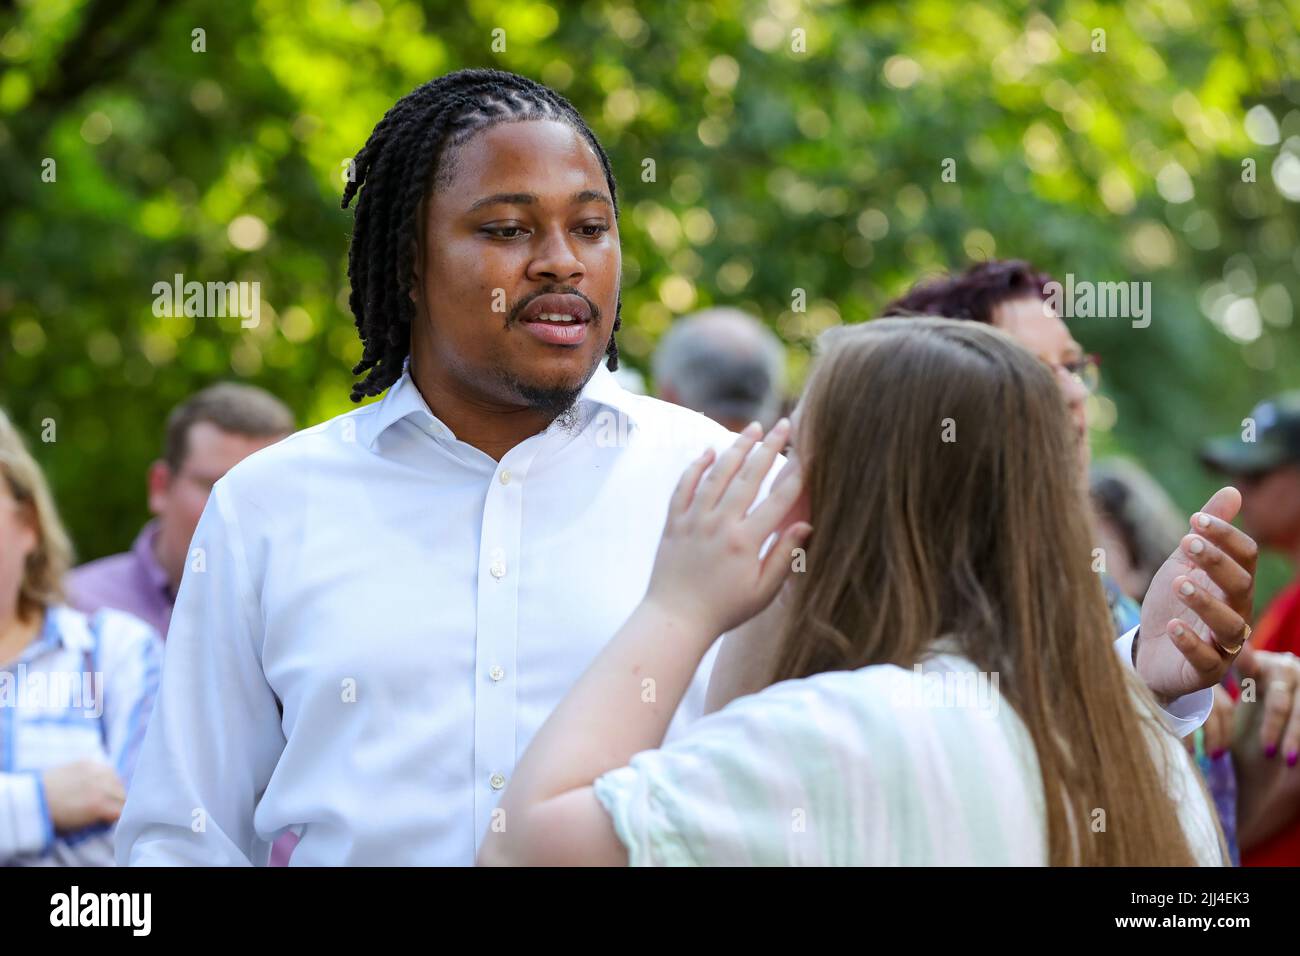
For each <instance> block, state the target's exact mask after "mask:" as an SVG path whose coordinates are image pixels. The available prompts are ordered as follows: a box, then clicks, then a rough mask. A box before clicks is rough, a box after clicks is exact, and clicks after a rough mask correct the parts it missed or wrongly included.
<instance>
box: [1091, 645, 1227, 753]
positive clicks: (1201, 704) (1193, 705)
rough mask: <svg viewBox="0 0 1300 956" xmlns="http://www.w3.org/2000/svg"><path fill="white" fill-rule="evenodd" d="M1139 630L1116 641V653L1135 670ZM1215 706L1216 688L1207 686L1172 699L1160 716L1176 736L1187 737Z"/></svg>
mask: <svg viewBox="0 0 1300 956" xmlns="http://www.w3.org/2000/svg"><path fill="white" fill-rule="evenodd" d="M1137 632H1138V629H1137V628H1136V627H1135V628H1133V629H1132V630H1130V631H1129V632H1128V633H1127V634H1125V635H1124V636H1123V637H1121V638H1119V639H1118V640H1117V641H1116V642H1115V653H1116V654H1118V655H1119V657H1120V660H1122V661H1123V662H1124V666H1125V667H1127V668H1129V670H1133V639H1134V638H1135V637H1136V636H1137ZM1213 707H1214V688H1212V687H1205V688H1202V689H1201V690H1198V691H1193V692H1192V693H1190V694H1184V695H1183V696H1182V697H1178V698H1175V699H1174V700H1171V701H1170V702H1169V704H1168V705H1167V706H1165V707H1162V708H1161V709H1160V716H1161V717H1163V718H1164V722H1165V726H1166V727H1167V728H1168V729H1169V732H1170V733H1172V734H1173V735H1174V736H1176V737H1186V736H1187V735H1188V734H1190V733H1194V732H1195V731H1196V730H1198V729H1200V727H1201V726H1202V725H1203V724H1204V723H1205V721H1206V720H1208V719H1209V716H1210V710H1211V709H1212V708H1213Z"/></svg>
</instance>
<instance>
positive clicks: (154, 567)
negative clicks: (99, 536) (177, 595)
mask: <svg viewBox="0 0 1300 956" xmlns="http://www.w3.org/2000/svg"><path fill="white" fill-rule="evenodd" d="M157 537H158V519H157V518H155V519H153V520H152V521H150V522H149V523H148V524H147V525H145V526H144V527H143V528H142V529H140V533H139V534H138V535H136V536H135V541H134V543H132V545H131V556H132V557H134V558H135V562H136V564H138V565H139V566H140V570H141V571H142V572H143V573H144V577H145V580H146V581H148V582H149V586H150V587H152V588H153V589H154V590H156V591H159V592H161V593H163V594H166V595H169V596H170V594H171V582H170V581H168V580H167V572H166V571H164V570H163V567H162V565H161V564H159V563H158V556H157V555H156V554H155V553H154V550H153V546H154V539H155V538H157Z"/></svg>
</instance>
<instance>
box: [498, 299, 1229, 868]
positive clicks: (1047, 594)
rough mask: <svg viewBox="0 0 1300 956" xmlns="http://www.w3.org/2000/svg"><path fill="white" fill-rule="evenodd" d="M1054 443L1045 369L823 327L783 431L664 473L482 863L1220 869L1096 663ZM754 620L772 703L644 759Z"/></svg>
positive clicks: (1207, 835) (1180, 783)
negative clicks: (642, 576) (703, 663)
mask: <svg viewBox="0 0 1300 956" xmlns="http://www.w3.org/2000/svg"><path fill="white" fill-rule="evenodd" d="M1070 434H1071V432H1070V429H1069V427H1068V424H1067V420H1066V410H1065V407H1064V405H1063V402H1062V398H1061V395H1060V390H1059V388H1058V387H1057V384H1056V382H1055V380H1054V378H1053V375H1052V372H1051V371H1050V370H1049V369H1047V368H1046V367H1045V366H1044V365H1043V364H1042V363H1041V362H1039V361H1037V360H1036V359H1035V358H1034V357H1033V356H1032V355H1030V354H1029V353H1028V352H1026V351H1024V350H1023V349H1022V348H1020V347H1019V346H1018V345H1016V344H1015V343H1014V342H1013V341H1012V340H1011V339H1010V338H1009V337H1007V336H1006V335H1004V334H1002V333H1000V332H998V331H996V330H994V329H990V328H988V327H984V326H980V325H976V324H974V323H963V322H952V321H947V320H938V319H934V320H917V319H908V320H902V321H900V320H880V321H876V322H871V323H868V324H866V325H862V326H853V327H846V328H843V329H837V330H834V334H833V335H831V336H830V337H829V338H828V339H827V341H826V348H825V350H824V353H823V354H822V356H821V357H820V358H819V361H818V362H817V365H816V366H815V368H814V371H813V374H812V376H811V379H810V382H809V385H808V387H807V390H806V392H805V395H804V397H803V400H802V403H801V405H800V407H799V409H798V411H797V412H796V414H795V416H794V424H793V426H791V424H790V423H787V422H785V421H784V420H783V421H782V422H781V423H778V425H777V426H776V427H775V428H774V429H773V430H772V432H771V433H769V435H768V436H767V439H766V440H765V441H762V442H761V443H759V441H758V439H759V438H760V437H761V435H759V434H758V433H756V431H753V430H746V432H745V433H742V435H741V437H740V439H739V440H738V441H737V442H736V445H735V446H734V447H733V448H732V449H730V450H728V451H727V452H725V453H724V454H722V455H721V456H720V457H719V458H718V460H717V462H716V463H714V462H713V460H712V456H711V455H710V454H709V453H706V455H705V456H703V457H702V458H701V459H700V461H698V462H697V463H696V464H695V465H694V466H693V467H692V468H691V469H690V470H688V472H687V473H686V475H684V476H683V479H682V483H681V485H680V486H679V488H678V491H677V493H676V495H675V497H674V499H673V502H672V504H671V505H670V508H669V515H668V521H667V525H666V527H665V532H664V538H663V541H662V543H661V546H660V552H659V555H658V557H657V559H656V564H655V570H654V574H653V576H652V579H651V583H650V586H649V589H648V591H647V594H646V598H645V601H644V602H643V603H642V605H641V606H640V607H639V608H638V609H637V611H636V612H635V613H634V614H633V615H632V617H631V618H630V619H629V621H628V623H627V624H626V625H625V626H624V628H623V629H622V631H620V632H619V634H618V635H617V636H616V637H615V638H614V640H613V641H612V642H611V643H610V645H609V646H608V647H607V648H606V650H605V651H604V652H603V653H602V655H601V657H599V658H598V659H597V661H596V662H595V663H594V664H593V665H592V667H591V668H590V669H589V670H588V672H587V673H586V674H585V675H584V676H583V678H582V679H581V680H580V681H579V682H578V684H577V685H575V687H574V688H573V690H572V691H571V692H570V694H569V696H568V697H567V698H566V699H565V701H564V702H563V703H562V704H561V705H560V707H559V708H557V709H556V711H555V712H554V713H553V714H552V716H551V717H550V719H549V720H548V722H547V724H546V725H545V726H543V728H542V730H541V731H540V732H539V733H538V735H537V736H536V737H535V738H534V740H533V741H532V743H531V745H530V747H529V748H528V750H527V752H526V753H525V755H524V757H523V759H522V760H521V762H520V764H519V766H518V768H517V770H516V773H515V777H514V780H513V781H512V782H511V783H510V785H509V787H508V788H507V790H506V793H505V796H504V799H503V801H502V803H501V806H500V807H499V809H498V814H499V817H497V818H494V821H495V820H499V822H500V825H499V826H498V825H496V823H495V822H494V826H493V827H492V829H491V832H489V833H488V834H487V836H486V838H485V842H484V844H483V849H482V852H481V856H480V860H481V861H482V862H489V863H528V864H537V863H609V864H624V863H631V864H634V865H635V864H655V863H661V864H665V863H666V864H674V863H699V864H760V865H780V864H788V863H814V864H930V865H945V864H1002V865H1006V864H1011V865H1033V864H1054V865H1070V864H1079V865H1186V864H1198V863H1199V864H1218V863H1221V862H1222V859H1223V855H1222V844H1221V838H1220V836H1219V832H1218V828H1217V825H1216V823H1215V820H1214V817H1213V814H1212V812H1211V810H1210V808H1209V806H1208V803H1207V801H1206V798H1205V795H1204V791H1203V788H1202V787H1201V785H1200V783H1199V780H1198V778H1197V775H1196V773H1195V771H1194V769H1193V767H1192V766H1191V764H1190V762H1189V759H1188V757H1187V755H1186V753H1185V752H1184V751H1183V749H1182V748H1181V746H1179V744H1178V742H1177V741H1176V740H1175V739H1174V737H1173V735H1172V734H1170V733H1169V732H1168V731H1167V730H1166V729H1165V727H1164V726H1163V725H1162V723H1161V721H1160V718H1159V717H1158V714H1157V708H1156V705H1155V702H1154V701H1153V700H1152V698H1151V696H1150V694H1149V692H1148V691H1147V690H1146V688H1145V687H1143V686H1142V684H1141V682H1140V681H1138V680H1137V679H1136V678H1135V677H1134V676H1133V675H1132V674H1131V673H1130V672H1129V671H1127V670H1126V669H1125V668H1124V666H1123V665H1122V664H1121V663H1120V661H1119V660H1118V658H1117V657H1116V655H1115V653H1114V650H1113V649H1112V646H1111V641H1112V638H1113V631H1112V624H1111V619H1110V615H1109V613H1108V610H1107V605H1106V600H1105V596H1104V593H1103V589H1102V585H1101V583H1100V581H1099V579H1098V576H1097V574H1096V573H1094V571H1093V570H1092V567H1091V557H1092V542H1091V534H1090V526H1089V520H1088V512H1087V503H1086V498H1085V495H1086V489H1084V488H1083V487H1082V482H1081V477H1080V474H1079V469H1078V468H1077V466H1076V456H1075V454H1074V449H1073V448H1072V447H1071V446H1070V443H1069V441H1070V439H1069V436H1070ZM787 441H792V442H793V451H792V453H791V460H790V462H789V464H788V465H787V467H786V468H785V470H784V471H783V473H782V475H781V476H780V477H779V478H778V479H777V481H776V483H775V485H774V486H773V488H772V490H771V492H770V494H769V495H768V496H767V497H766V498H765V499H763V500H762V501H761V502H759V503H758V504H757V505H754V501H755V497H756V495H757V492H758V488H759V484H760V482H761V480H762V478H763V476H764V475H765V474H766V473H767V470H768V468H769V467H770V466H771V465H772V463H773V462H774V461H775V459H776V456H777V453H778V451H779V450H780V449H781V448H783V447H785V445H786V443H787ZM711 464H712V466H713V467H712V468H709V466H710V465H711ZM706 469H708V473H707V475H706V474H705V471H706ZM773 535H775V536H776V537H775V540H774V541H773ZM764 542H770V547H768V548H767V550H766V551H765V552H764V553H763V556H762V557H760V556H759V553H760V547H761V546H762V545H763V544H764ZM792 572H793V573H792ZM778 591H781V592H782V593H781V597H780V599H779V600H778V601H776V602H775V603H773V598H774V597H775V596H776V595H777V593H778ZM769 605H771V607H769ZM765 609H767V610H766V611H765ZM774 609H775V610H774ZM760 612H764V613H776V615H777V617H776V619H777V620H778V621H779V622H780V624H779V626H778V627H777V628H776V629H775V631H774V632H773V633H774V640H775V646H774V647H773V648H770V649H767V651H766V653H764V649H762V648H757V647H756V648H754V654H755V655H756V656H757V657H758V658H759V659H762V660H766V661H770V664H769V665H768V667H767V674H766V680H765V681H764V684H765V685H766V686H765V687H764V689H762V690H761V691H760V692H758V693H755V694H752V695H749V696H744V697H741V698H740V699H737V700H734V701H732V702H731V703H730V704H728V705H727V706H725V707H723V708H722V709H721V710H720V711H718V712H717V713H715V714H711V715H710V716H707V717H705V718H703V719H702V720H700V721H699V722H697V723H696V724H694V725H693V726H692V727H691V728H690V729H689V730H688V732H687V733H686V734H685V735H684V736H682V737H681V738H680V739H677V740H675V741H674V742H673V743H671V744H669V745H667V746H661V744H662V740H663V731H664V727H665V726H666V724H667V721H668V719H669V718H670V717H671V715H672V713H673V710H674V709H675V707H676V705H677V702H678V700H679V699H680V697H681V694H682V692H683V691H684V689H685V686H686V684H687V682H688V681H689V679H690V675H691V674H692V673H693V671H694V669H695V667H696V666H697V665H698V664H699V662H700V660H701V659H702V658H703V656H704V654H705V653H706V652H707V651H708V649H709V648H710V646H711V645H712V644H713V642H714V641H715V640H716V639H717V637H718V636H719V635H720V634H722V633H724V632H728V631H731V630H733V629H734V628H736V627H738V626H739V625H740V624H741V623H743V622H745V621H747V620H749V619H751V618H753V617H754V616H755V615H756V614H759V613H760ZM733 636H734V635H733ZM729 639H730V638H729ZM738 659H739V658H738V656H737V655H736V654H731V655H724V656H723V657H721V658H720V659H719V664H718V665H717V668H716V669H715V671H714V681H715V682H718V681H721V682H726V681H727V680H728V675H727V674H726V673H721V671H723V670H724V669H725V668H726V667H728V666H737V665H735V664H728V663H727V661H728V660H730V661H733V662H734V661H736V660H738Z"/></svg>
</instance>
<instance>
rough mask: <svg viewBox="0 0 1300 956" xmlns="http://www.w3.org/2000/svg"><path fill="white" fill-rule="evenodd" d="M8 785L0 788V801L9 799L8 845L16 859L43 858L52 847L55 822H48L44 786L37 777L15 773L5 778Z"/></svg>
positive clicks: (47, 806)
mask: <svg viewBox="0 0 1300 956" xmlns="http://www.w3.org/2000/svg"><path fill="white" fill-rule="evenodd" d="M6 777H7V780H8V785H7V786H4V787H0V798H3V797H5V796H7V797H8V799H9V807H8V809H9V814H8V816H9V818H10V820H11V821H12V825H13V828H14V831H13V832H12V833H11V834H9V841H7V842H11V847H12V850H13V852H14V853H16V854H18V855H25V854H29V853H32V854H38V855H42V856H43V855H44V854H45V853H47V852H49V849H50V847H52V846H53V845H54V821H53V820H52V819H51V818H50V805H49V803H48V802H47V801H46V799H45V784H44V783H43V782H42V781H41V777H40V774H38V773H34V772H29V773H14V774H7V775H6Z"/></svg>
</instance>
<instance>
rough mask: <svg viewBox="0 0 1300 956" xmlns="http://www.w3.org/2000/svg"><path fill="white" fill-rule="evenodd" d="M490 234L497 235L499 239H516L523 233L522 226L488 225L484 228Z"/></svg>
mask: <svg viewBox="0 0 1300 956" xmlns="http://www.w3.org/2000/svg"><path fill="white" fill-rule="evenodd" d="M483 231H484V232H486V233H488V234H489V235H492V236H496V237H497V238H498V239H515V238H517V237H519V236H521V235H523V232H524V230H523V227H522V226H496V227H488V228H486V229H484V230H483Z"/></svg>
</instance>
